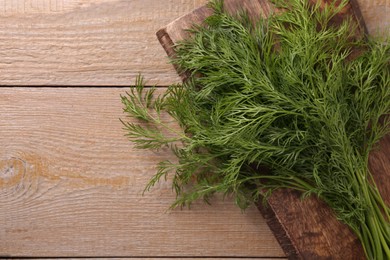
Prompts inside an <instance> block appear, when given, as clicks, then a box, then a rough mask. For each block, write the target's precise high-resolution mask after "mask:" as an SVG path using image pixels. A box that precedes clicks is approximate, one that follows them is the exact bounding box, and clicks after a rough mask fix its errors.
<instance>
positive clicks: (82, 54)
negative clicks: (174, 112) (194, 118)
mask: <svg viewBox="0 0 390 260" xmlns="http://www.w3.org/2000/svg"><path fill="white" fill-rule="evenodd" d="M358 1H359V4H360V5H361V9H362V13H363V15H364V17H365V20H366V23H367V27H368V28H369V31H370V32H374V31H375V30H376V29H377V28H378V30H382V31H383V30H388V28H390V26H389V24H390V15H388V14H389V13H390V1H389V0H358ZM206 2H207V0H166V1H155V0H131V1H128V0H94V1H92V0H0V85H82V86H91V85H94V86H102V85H121V86H126V85H131V84H133V82H134V78H135V76H136V75H138V73H140V72H141V73H142V74H144V75H145V77H146V78H147V79H149V80H150V83H151V84H157V85H162V86H164V85H165V86H166V85H169V84H171V83H174V82H179V77H177V75H176V73H175V71H174V69H173V68H172V66H171V65H169V64H167V61H168V60H167V58H166V56H165V54H164V51H163V50H162V49H161V47H160V46H159V44H158V42H157V41H156V39H155V37H154V33H155V31H157V30H158V29H159V28H161V27H162V26H164V25H166V24H168V23H169V22H171V21H172V20H174V19H175V18H177V17H179V16H181V15H183V14H186V13H188V12H190V11H191V10H193V9H195V8H196V7H199V6H201V5H202V4H204V3H206ZM381 28H382V29H381ZM386 28H387V29H386Z"/></svg>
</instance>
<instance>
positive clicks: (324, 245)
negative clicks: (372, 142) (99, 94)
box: [157, 0, 390, 259]
mask: <svg viewBox="0 0 390 260" xmlns="http://www.w3.org/2000/svg"><path fill="white" fill-rule="evenodd" d="M311 1H312V2H316V0H311ZM325 2H326V1H325ZM351 2H352V4H350V5H348V6H347V7H346V8H345V9H344V10H343V12H342V13H341V14H340V15H337V17H335V18H333V19H332V22H333V23H339V22H340V21H342V20H343V19H344V18H345V17H346V16H353V18H354V19H355V21H356V22H357V23H358V24H360V28H361V29H360V33H363V32H364V31H365V30H366V29H367V28H366V27H365V24H364V18H362V17H361V16H360V15H361V13H360V12H359V9H358V8H359V7H358V3H357V2H354V1H353V0H351ZM238 7H244V8H246V9H247V10H250V13H249V15H250V16H251V17H253V16H259V15H260V16H263V17H266V16H267V15H268V14H269V13H270V10H272V9H273V8H272V5H271V4H270V3H269V1H267V0H240V1H239V0H226V1H225V9H226V10H227V11H228V12H235V11H236V10H237V8H238ZM209 14H210V10H209V9H208V8H207V7H201V8H199V9H197V10H194V11H193V12H191V13H189V14H188V15H186V16H184V17H181V18H180V19H177V20H175V21H173V22H172V23H170V24H169V25H167V26H166V27H164V28H162V29H160V30H159V31H158V32H157V37H158V39H159V41H160V42H161V44H162V46H163V47H164V49H165V50H166V52H167V54H168V56H171V57H173V56H174V55H175V53H174V49H173V44H174V43H175V42H177V41H180V40H182V39H183V38H185V37H187V33H185V32H183V30H185V29H187V28H188V26H189V25H191V24H192V23H193V22H197V23H201V22H202V21H203V20H204V19H205V17H207V16H208V15H209ZM181 77H182V79H183V80H185V78H186V75H185V74H183V75H181ZM382 146H384V147H385V148H386V147H389V149H390V137H389V138H388V139H384V140H383V142H382ZM387 154H388V153H386V152H385V150H382V152H378V154H376V155H373V156H372V158H380V159H371V160H376V161H377V160H380V161H382V162H383V161H384V160H385V161H386V162H387V163H388V164H386V163H384V164H383V163H382V164H381V165H384V167H382V168H381V169H379V170H376V167H378V166H377V164H378V163H376V164H371V167H372V169H373V173H374V174H375V175H376V177H377V178H382V179H386V178H388V177H390V161H389V159H388V158H387V156H386V155H387ZM386 185H387V183H386V182H385V181H382V182H379V188H380V190H381V191H382V194H383V195H384V196H385V197H386V196H387V198H390V191H389V187H388V186H386ZM258 207H259V209H260V211H261V213H262V214H263V216H264V217H265V219H266V220H267V223H268V224H269V226H270V228H271V230H272V231H273V232H274V234H275V236H276V238H277V239H278V241H279V243H280V244H281V246H282V248H283V249H284V252H285V253H286V255H287V256H288V257H289V258H292V259H329V258H331V259H364V252H363V249H362V247H361V245H360V243H359V241H358V239H357V237H356V236H355V235H354V234H353V233H352V231H351V230H350V229H349V228H348V227H347V226H346V225H343V224H341V223H340V222H339V221H337V219H336V218H335V216H334V213H333V212H332V211H331V210H330V208H328V207H327V206H326V205H325V204H324V203H322V202H321V201H319V200H318V199H316V198H314V197H311V198H309V199H307V200H305V201H302V200H300V194H299V193H297V192H294V191H291V190H278V191H276V192H274V193H273V195H272V196H271V197H270V199H269V200H268V206H264V205H263V204H260V203H259V204H258ZM297 220H299V221H297Z"/></svg>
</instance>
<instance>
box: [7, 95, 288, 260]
mask: <svg viewBox="0 0 390 260" xmlns="http://www.w3.org/2000/svg"><path fill="white" fill-rule="evenodd" d="M126 90H127V89H124V88H100V89H99V88H95V89H93V88H2V89H1V92H0V111H1V116H0V147H1V149H0V255H10V256H46V257H47V256H49V257H55V256H73V257H77V256H146V257H147V256H150V257H152V256H178V257H179V256H181V257H182V256H188V257H190V256H205V257H207V256H208V257H211V256H213V257H214V256H224V257H233V256H234V257H235V256H240V257H241V256H242V257H282V256H284V254H283V252H282V251H281V249H280V246H279V245H278V243H277V242H276V240H275V238H274V236H273V235H272V233H271V232H270V230H269V228H268V227H267V225H266V223H265V222H264V220H263V219H262V218H261V216H260V215H259V214H258V212H257V210H256V209H255V208H252V209H250V210H248V211H247V212H246V213H245V214H241V211H240V210H239V209H238V207H236V205H234V203H233V202H232V201H231V200H226V201H225V202H222V200H220V199H216V200H215V201H213V206H212V207H210V206H206V205H204V204H203V203H198V204H195V205H194V206H193V208H192V209H191V210H183V211H180V210H174V211H169V212H166V211H167V209H168V207H169V206H170V203H172V202H173V199H174V195H173V194H172V192H171V188H170V183H169V182H162V183H160V184H158V185H157V187H156V188H155V189H153V190H152V192H150V193H149V192H148V193H145V195H144V196H142V191H143V188H144V187H145V185H146V183H147V181H148V179H149V178H150V177H151V176H152V175H153V174H154V173H155V168H154V167H155V165H156V163H157V162H158V161H160V160H165V159H167V158H173V156H172V155H169V153H168V152H166V153H161V152H159V153H153V152H147V151H145V152H142V151H140V150H136V149H134V148H133V146H132V144H131V143H130V142H129V141H128V140H127V139H126V138H125V137H124V136H123V134H124V131H123V130H122V126H121V123H120V122H119V120H118V118H120V117H123V116H124V115H123V113H122V105H121V102H120V98H119V95H120V94H124V93H125V91H126Z"/></svg>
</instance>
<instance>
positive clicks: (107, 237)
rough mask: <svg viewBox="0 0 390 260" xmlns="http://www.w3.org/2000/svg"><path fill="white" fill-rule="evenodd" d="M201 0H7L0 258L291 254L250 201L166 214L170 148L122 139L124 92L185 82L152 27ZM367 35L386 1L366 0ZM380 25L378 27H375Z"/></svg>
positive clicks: (0, 50) (0, 99) (1, 29)
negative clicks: (160, 165)
mask: <svg viewBox="0 0 390 260" xmlns="http://www.w3.org/2000/svg"><path fill="white" fill-rule="evenodd" d="M206 2H207V1H206V0H164V1H163V0H0V85H1V86H2V88H1V89H0V256H5V257H37V258H39V257H121V258H122V257H123V258H126V257H129V258H132V259H134V258H142V259H145V258H158V257H166V258H169V257H177V258H180V257H185V258H187V259H188V258H191V257H196V258H198V257H203V258H215V257H219V258H237V257H238V258H261V259H275V258H279V259H280V258H284V254H283V252H282V250H281V248H280V246H279V245H278V243H277V242H276V240H275V238H274V237H273V235H272V233H271V232H270V230H269V228H268V227H267V225H266V224H265V222H264V220H263V218H262V217H261V216H260V214H259V213H258V212H257V210H256V209H255V208H254V207H252V208H250V209H249V210H248V211H247V212H246V213H244V214H242V213H241V212H240V210H239V209H238V208H237V207H236V206H235V205H234V203H233V202H232V201H231V200H229V199H225V201H222V200H221V198H216V199H215V200H214V201H213V202H212V203H213V206H212V207H210V206H206V205H204V204H203V203H196V204H195V205H194V206H193V208H192V209H191V210H183V211H180V210H174V211H167V209H168V207H169V205H170V203H171V202H172V201H173V199H174V194H173V193H172V192H171V188H170V184H169V182H167V183H160V184H158V186H157V187H156V188H155V189H153V190H152V192H149V193H146V194H145V195H144V196H142V191H143V188H144V187H145V185H146V183H147V182H148V179H149V178H150V177H151V176H152V175H153V174H154V172H155V168H154V167H155V165H156V163H157V162H158V161H160V160H163V159H167V158H173V156H172V155H170V154H167V153H153V152H141V151H139V150H136V149H134V147H133V146H132V144H131V143H130V142H128V141H127V139H126V138H125V137H124V136H123V134H124V131H123V130H122V126H121V123H120V122H119V118H123V117H124V114H123V113H122V105H121V102H120V98H119V96H120V94H124V93H125V91H126V90H127V89H128V87H129V86H130V85H131V84H133V82H134V79H135V76H136V75H138V73H142V74H143V75H144V76H145V78H146V80H147V82H148V84H149V85H158V86H160V87H161V91H164V89H165V86H167V85H169V84H171V83H174V82H179V78H178V76H177V75H176V72H175V70H174V69H173V68H172V67H171V65H169V64H167V58H166V55H165V52H164V50H163V49H162V48H161V46H160V45H159V43H158V41H157V39H156V37H155V32H156V31H157V30H158V29H159V28H160V27H162V26H163V25H165V24H167V23H169V22H170V21H172V20H173V19H175V18H177V17H179V16H181V15H183V14H185V13H188V12H189V11H191V10H192V9H194V8H196V7H199V6H201V5H203V4H204V3H206ZM359 2H360V4H361V9H362V11H363V15H364V17H365V20H366V23H367V25H368V29H369V31H370V32H374V31H376V30H382V31H384V30H385V28H389V24H390V18H389V15H388V14H389V13H390V1H388V0H371V1H364V0H361V1H359ZM378 21H380V22H378Z"/></svg>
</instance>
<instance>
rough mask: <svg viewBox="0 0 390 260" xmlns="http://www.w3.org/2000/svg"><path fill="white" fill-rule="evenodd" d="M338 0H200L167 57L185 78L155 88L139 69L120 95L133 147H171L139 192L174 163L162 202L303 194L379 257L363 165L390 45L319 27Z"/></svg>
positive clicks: (381, 105)
mask: <svg viewBox="0 0 390 260" xmlns="http://www.w3.org/2000/svg"><path fill="white" fill-rule="evenodd" d="M345 4H346V1H344V2H343V3H341V4H340V5H339V6H338V7H336V6H334V5H329V6H327V7H325V8H320V7H319V6H314V7H313V6H311V5H309V4H308V2H307V1H304V0H290V1H287V0H282V1H277V2H276V5H277V6H278V7H279V8H281V7H283V8H284V12H283V13H281V14H277V15H273V16H271V17H270V18H268V19H267V20H264V19H259V21H257V23H253V21H251V20H250V19H249V18H248V17H247V16H246V15H245V13H243V12H242V13H239V14H238V15H237V16H231V15H229V14H226V13H225V12H224V11H223V2H222V1H211V2H210V6H211V7H212V8H213V9H214V15H212V16H211V17H209V18H208V19H207V20H206V24H205V26H202V27H194V29H193V30H192V37H191V38H190V39H188V40H186V41H183V42H181V43H179V44H178V45H177V46H176V52H177V58H176V59H175V60H174V61H173V62H174V63H175V64H177V65H178V66H179V67H180V68H181V70H183V71H190V72H191V73H192V74H191V77H190V79H189V80H188V81H187V82H186V83H184V84H183V85H175V86H170V87H169V88H168V90H167V92H166V93H165V94H164V95H162V96H159V97H157V98H156V97H153V93H154V88H151V89H144V86H143V83H142V79H141V78H139V79H138V82H137V87H136V88H134V89H132V90H131V92H129V93H128V94H127V95H126V96H122V102H123V104H124V105H125V112H127V114H128V115H129V116H130V117H133V118H138V119H140V123H139V124H136V123H127V122H123V123H124V125H125V128H126V131H127V133H128V136H129V138H130V139H131V140H132V141H134V142H135V144H136V145H137V147H139V148H143V149H159V148H162V147H170V148H171V149H172V150H173V152H174V153H175V154H176V156H177V158H178V160H177V162H171V161H163V162H161V163H160V164H159V165H158V171H157V174H156V175H155V176H154V177H153V179H152V180H151V181H150V184H149V185H148V187H147V188H146V190H148V189H149V188H151V187H152V186H153V185H154V184H155V183H156V182H158V181H159V179H160V178H161V177H166V175H167V174H169V173H174V177H173V187H174V189H175V191H176V193H177V200H176V202H175V203H174V204H173V207H176V206H186V205H189V204H190V203H191V202H192V201H194V200H197V199H199V198H203V199H205V200H206V201H207V200H208V199H209V198H210V196H211V195H213V194H214V193H216V192H219V193H224V194H234V195H235V198H236V202H237V204H238V205H239V206H240V207H241V208H245V207H247V206H248V205H250V204H252V202H253V201H256V200H259V199H260V198H261V197H265V198H266V197H267V196H269V195H270V194H271V193H272V191H274V190H275V189H278V188H291V189H295V190H299V191H302V193H303V196H309V195H312V194H314V195H316V196H318V197H319V198H320V199H322V200H323V201H325V202H326V203H327V204H328V205H329V206H330V207H331V208H333V210H334V211H335V213H336V215H337V217H338V218H339V219H340V220H341V221H343V222H344V223H346V224H347V225H349V227H350V228H351V229H352V230H353V231H354V232H355V233H356V235H357V236H358V237H359V239H360V240H361V242H362V244H363V247H364V250H365V252H366V254H367V257H368V258H369V259H390V224H389V220H390V209H389V207H388V206H387V205H386V204H385V203H384V201H383V199H382V198H381V196H380V194H379V192H378V190H377V188H376V185H375V183H374V181H373V178H372V175H371V173H370V171H369V169H368V157H369V153H370V151H372V149H374V148H375V147H376V144H377V142H378V140H379V139H380V138H381V137H383V136H384V135H385V134H386V133H388V129H389V127H388V126H389V120H388V118H387V117H384V115H386V114H388V113H389V112H390V66H389V63H390V45H388V44H384V43H380V42H377V41H374V40H366V39H360V38H357V37H355V35H356V28H355V27H353V24H352V22H351V21H350V20H348V19H347V20H346V21H344V22H343V23H342V24H341V25H338V26H333V25H332V26H330V25H329V21H330V20H331V19H332V17H334V16H335V15H336V14H337V13H338V12H339V11H340V10H341V9H342V8H343V7H344V5H345ZM356 49H358V50H360V53H359V55H354V56H357V57H355V58H351V55H352V54H353V50H356ZM166 112H167V113H169V114H170V116H171V117H173V118H174V119H175V120H176V121H177V122H178V124H179V125H180V128H172V127H170V126H169V125H168V124H166V122H165V121H164V120H163V119H162V117H161V115H162V114H163V113H166ZM167 131H168V132H170V134H164V133H166V132H167ZM264 167H266V168H268V169H270V171H264V170H261V169H264Z"/></svg>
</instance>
